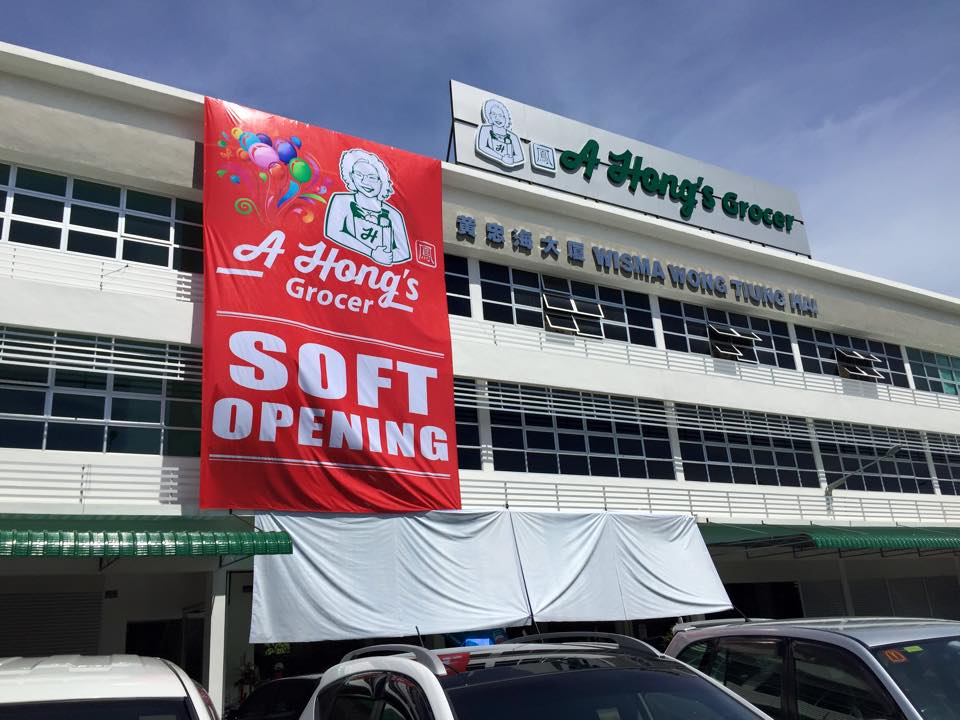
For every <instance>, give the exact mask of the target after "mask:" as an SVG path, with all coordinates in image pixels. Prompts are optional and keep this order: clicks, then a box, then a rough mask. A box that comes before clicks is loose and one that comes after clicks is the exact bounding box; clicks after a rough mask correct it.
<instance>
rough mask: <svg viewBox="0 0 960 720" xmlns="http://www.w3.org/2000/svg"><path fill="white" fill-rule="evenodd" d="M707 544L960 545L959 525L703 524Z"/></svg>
mask: <svg viewBox="0 0 960 720" xmlns="http://www.w3.org/2000/svg"><path fill="white" fill-rule="evenodd" d="M700 532H701V534H702V535H703V539H704V541H705V542H706V543H707V545H741V546H746V547H776V546H786V545H792V546H811V545H812V546H813V547H818V548H836V549H838V550H858V549H873V550H879V549H898V550H899V549H902V550H906V549H918V548H921V549H922V548H941V549H952V548H960V527H923V528H918V527H900V526H897V527H837V526H832V525H730V524H725V523H702V524H701V525H700Z"/></svg>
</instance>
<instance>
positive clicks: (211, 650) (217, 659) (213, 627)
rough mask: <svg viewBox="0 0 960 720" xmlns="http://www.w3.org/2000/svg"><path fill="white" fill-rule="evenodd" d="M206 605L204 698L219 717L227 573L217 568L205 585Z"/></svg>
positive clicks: (224, 641) (224, 638) (221, 703)
mask: <svg viewBox="0 0 960 720" xmlns="http://www.w3.org/2000/svg"><path fill="white" fill-rule="evenodd" d="M208 587H209V597H210V604H209V606H208V609H207V638H206V640H207V642H206V646H207V665H206V672H205V673H204V675H205V680H206V685H207V694H208V695H209V696H210V700H211V701H213V706H214V707H215V708H216V709H217V712H218V713H219V714H220V716H221V717H222V716H223V701H224V693H225V688H224V670H225V668H224V657H225V653H226V635H227V571H226V570H225V569H223V568H217V569H216V570H214V571H213V572H212V573H210V578H209V581H208Z"/></svg>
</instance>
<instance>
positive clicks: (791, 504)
mask: <svg viewBox="0 0 960 720" xmlns="http://www.w3.org/2000/svg"><path fill="white" fill-rule="evenodd" d="M157 461H158V463H157V464H155V465H146V464H132V463H127V464H114V463H113V462H83V461H75V462H47V461H33V460H29V459H25V460H18V459H16V458H15V457H12V456H7V457H2V458H0V512H20V511H22V507H24V506H31V507H37V506H54V505H56V506H57V511H61V508H66V511H71V510H70V508H74V510H72V511H73V512H81V511H82V510H83V508H86V507H89V508H115V509H116V512H139V513H142V512H149V511H150V509H151V508H156V509H158V510H159V509H160V508H162V507H167V508H170V507H171V506H181V507H184V508H189V509H192V508H196V505H197V500H198V491H199V484H200V471H199V462H198V461H197V460H196V459H195V458H173V457H166V458H162V460H161V459H160V458H158V459H157ZM460 489H461V496H462V498H463V506H464V507H465V508H481V507H488V508H489V507H510V508H514V509H540V510H636V511H640V512H652V513H682V514H686V513H689V514H693V515H697V516H698V517H702V518H754V519H757V520H779V521H783V520H790V521H816V520H835V521H854V522H891V523H936V524H943V523H958V522H960V498H955V497H948V496H935V495H904V494H895V493H866V492H853V491H842V490H841V491H837V492H836V493H835V494H834V497H833V499H832V501H830V500H829V499H828V498H826V497H825V496H824V494H823V492H822V491H821V490H817V489H804V488H796V489H794V488H789V489H788V488H769V489H766V488H758V487H749V486H740V487H738V486H736V485H722V486H711V485H709V484H704V483H694V482H673V481H649V480H647V481H637V482H635V483H630V482H623V481H620V482H616V481H615V480H614V481H611V482H603V481H600V482H598V481H595V480H590V479H584V480H563V481H556V482H555V481H552V480H551V479H550V478H547V477H544V476H541V477H540V478H538V479H536V480H525V479H517V478H515V477H511V478H508V479H500V478H498V477H496V476H495V475H487V476H481V474H480V473H477V472H475V471H465V473H464V477H462V478H461V482H460ZM127 508H130V510H127ZM108 511H113V510H108Z"/></svg>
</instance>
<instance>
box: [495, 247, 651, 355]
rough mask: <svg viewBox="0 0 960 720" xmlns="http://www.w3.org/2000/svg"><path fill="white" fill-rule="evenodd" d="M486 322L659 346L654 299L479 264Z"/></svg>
mask: <svg viewBox="0 0 960 720" xmlns="http://www.w3.org/2000/svg"><path fill="white" fill-rule="evenodd" d="M480 292H481V295H482V297H483V318H484V320H490V321H492V322H502V323H509V324H515V325H527V326H530V327H538V328H544V329H546V330H549V331H551V332H557V333H562V334H566V335H581V336H585V337H594V338H598V339H606V340H618V341H620V342H630V343H633V344H635V345H649V346H653V345H654V344H655V341H654V336H653V318H652V315H651V312H650V298H649V297H648V296H647V295H644V294H642V293H635V292H631V291H629V290H620V289H619V288H610V287H605V286H602V285H594V284H592V283H585V282H579V281H576V280H567V279H565V278H558V277H553V276H550V275H541V274H539V273H534V272H528V271H526V270H519V269H517V268H510V267H506V266H504V265H496V264H494V263H488V262H481V263H480Z"/></svg>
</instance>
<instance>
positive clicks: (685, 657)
mask: <svg viewBox="0 0 960 720" xmlns="http://www.w3.org/2000/svg"><path fill="white" fill-rule="evenodd" d="M707 647H708V643H707V641H706V640H701V641H700V642H695V643H692V644H690V645H687V646H686V647H685V648H684V649H683V650H681V651H680V652H679V653H678V654H677V660H679V661H680V662H685V663H686V664H687V665H689V666H690V667H694V668H696V669H697V670H700V669H701V668H700V666H701V665H702V664H703V661H704V660H705V659H706V655H707Z"/></svg>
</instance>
